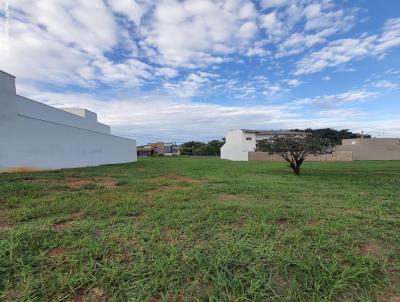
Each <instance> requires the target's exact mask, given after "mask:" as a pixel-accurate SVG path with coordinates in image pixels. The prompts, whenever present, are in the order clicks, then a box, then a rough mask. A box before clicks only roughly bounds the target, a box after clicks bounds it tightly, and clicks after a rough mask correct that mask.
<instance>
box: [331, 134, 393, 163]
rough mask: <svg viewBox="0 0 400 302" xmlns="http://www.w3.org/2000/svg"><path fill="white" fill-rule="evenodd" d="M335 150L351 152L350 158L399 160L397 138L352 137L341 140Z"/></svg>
mask: <svg viewBox="0 0 400 302" xmlns="http://www.w3.org/2000/svg"><path fill="white" fill-rule="evenodd" d="M336 150H337V151H339V152H340V151H347V152H351V153H352V160H400V139H398V138H354V139H344V140H342V145H340V146H337V147H336Z"/></svg>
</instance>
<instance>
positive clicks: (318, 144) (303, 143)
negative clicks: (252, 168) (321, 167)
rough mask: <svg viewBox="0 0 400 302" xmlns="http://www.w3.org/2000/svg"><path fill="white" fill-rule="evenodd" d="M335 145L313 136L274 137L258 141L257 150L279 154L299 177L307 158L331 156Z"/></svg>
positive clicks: (328, 140)
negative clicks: (310, 156) (311, 156)
mask: <svg viewBox="0 0 400 302" xmlns="http://www.w3.org/2000/svg"><path fill="white" fill-rule="evenodd" d="M335 145H336V143H334V142H333V141H332V140H330V139H327V138H321V137H318V136H314V135H296V136H294V135H276V136H274V137H273V138H271V139H265V140H261V141H259V142H258V143H257V150H259V151H264V152H268V153H269V154H274V153H275V154H279V155H280V156H281V157H282V158H283V159H284V160H286V161H287V162H288V163H289V167H290V168H291V169H292V170H293V173H294V174H296V175H299V174H300V167H301V165H302V164H303V162H304V160H305V159H306V158H307V156H309V155H314V156H318V155H323V154H331V153H332V152H333V147H334V146H335Z"/></svg>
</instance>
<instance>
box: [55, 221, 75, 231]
mask: <svg viewBox="0 0 400 302" xmlns="http://www.w3.org/2000/svg"><path fill="white" fill-rule="evenodd" d="M70 228H72V222H71V221H66V220H60V221H58V222H56V223H54V224H53V229H55V230H57V231H63V230H69V229H70Z"/></svg>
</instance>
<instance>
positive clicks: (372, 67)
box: [0, 0, 400, 143]
mask: <svg viewBox="0 0 400 302" xmlns="http://www.w3.org/2000/svg"><path fill="white" fill-rule="evenodd" d="M6 4H8V7H9V14H8V17H6V15H7V14H6V13H5V10H4V8H5V7H6ZM2 10H3V12H2V14H1V19H2V23H3V26H2V31H1V41H2V42H1V53H0V69H2V70H4V71H6V72H9V73H12V74H14V75H15V76H17V91H18V93H19V94H21V95H24V96H27V97H30V98H33V99H36V100H39V101H42V102H45V103H47V104H50V105H54V106H60V107H85V108H88V109H90V110H93V111H96V112H98V114H99V119H100V121H102V122H105V123H108V124H111V125H112V126H113V131H114V133H116V134H120V135H124V136H128V137H134V138H136V139H137V140H138V141H139V143H146V142H148V141H153V140H165V141H176V142H178V143H179V142H182V141H187V140H192V139H198V140H208V139H213V138H221V137H223V136H224V135H225V133H226V132H227V131H228V130H230V129H238V128H254V129H288V128H306V127H312V128H318V127H333V128H337V129H342V128H348V129H351V130H354V131H365V132H368V133H371V134H373V135H374V136H383V137H390V136H400V99H399V96H400V1H396V0H382V1H375V0H370V1H367V0H358V1H355V0H354V1H349V0H348V1H330V0H322V1H313V0H301V1H300V0H299V1H296V0H259V1H243V0H214V1H211V0H198V1H197V0H196V1H194V0H191V1H183V0H182V1H177V0H165V1H164V0H159V1H152V0H147V1H140V0H91V1H78V0H67V1H65V0H64V1H61V0H37V1H34V2H32V1H30V0H12V1H8V2H7V0H2Z"/></svg>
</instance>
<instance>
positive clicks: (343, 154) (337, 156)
mask: <svg viewBox="0 0 400 302" xmlns="http://www.w3.org/2000/svg"><path fill="white" fill-rule="evenodd" d="M249 160H268V161H283V160H284V159H283V158H282V157H280V156H279V155H278V154H269V153H268V152H249ZM306 160H307V161H352V160H353V152H351V151H336V152H333V153H332V154H326V155H319V156H314V155H310V156H308V157H307V159H306Z"/></svg>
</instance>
